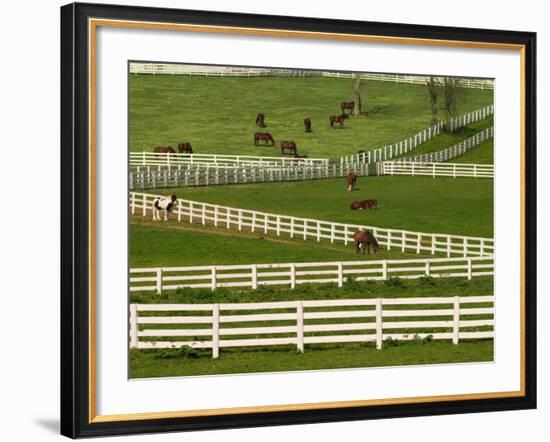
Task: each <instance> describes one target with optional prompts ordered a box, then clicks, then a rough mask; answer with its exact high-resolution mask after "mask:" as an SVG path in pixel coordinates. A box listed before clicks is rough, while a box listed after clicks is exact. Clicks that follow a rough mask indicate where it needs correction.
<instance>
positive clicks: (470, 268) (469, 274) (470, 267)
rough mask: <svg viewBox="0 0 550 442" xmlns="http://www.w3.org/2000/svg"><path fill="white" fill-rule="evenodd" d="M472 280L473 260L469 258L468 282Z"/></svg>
mask: <svg viewBox="0 0 550 442" xmlns="http://www.w3.org/2000/svg"><path fill="white" fill-rule="evenodd" d="M471 279H472V258H468V281H470V280H471Z"/></svg>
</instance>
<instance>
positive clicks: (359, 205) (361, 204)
mask: <svg viewBox="0 0 550 442" xmlns="http://www.w3.org/2000/svg"><path fill="white" fill-rule="evenodd" d="M349 208H350V209H351V210H364V209H372V208H374V209H378V201H377V200H363V201H354V202H353V203H351V205H350V207H349Z"/></svg>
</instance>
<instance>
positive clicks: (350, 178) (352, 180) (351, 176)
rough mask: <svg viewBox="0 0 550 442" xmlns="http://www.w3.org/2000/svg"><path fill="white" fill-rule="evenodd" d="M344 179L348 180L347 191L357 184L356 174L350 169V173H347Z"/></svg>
mask: <svg viewBox="0 0 550 442" xmlns="http://www.w3.org/2000/svg"><path fill="white" fill-rule="evenodd" d="M346 180H347V182H348V192H351V191H352V190H353V188H354V187H355V186H356V185H357V174H356V173H355V172H353V171H351V172H350V173H348V176H347V177H346Z"/></svg>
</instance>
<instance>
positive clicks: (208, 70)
mask: <svg viewBox="0 0 550 442" xmlns="http://www.w3.org/2000/svg"><path fill="white" fill-rule="evenodd" d="M130 73H131V74H152V75H197V76H205V77H260V76H286V77H291V76H292V77H310V76H323V77H336V78H355V77H356V76H357V75H359V76H360V77H361V78H363V79H365V80H373V81H387V82H392V83H408V84H422V85H424V84H426V79H427V78H428V77H426V76H420V75H400V74H382V73H379V74H376V73H360V74H356V73H351V72H324V71H310V70H300V69H275V68H253V67H238V66H206V65H185V64H173V63H136V62H132V63H130ZM436 78H437V79H441V77H436ZM460 85H461V86H462V87H465V88H474V89H493V80H484V79H476V78H463V79H461V83H460Z"/></svg>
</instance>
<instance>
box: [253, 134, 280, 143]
mask: <svg viewBox="0 0 550 442" xmlns="http://www.w3.org/2000/svg"><path fill="white" fill-rule="evenodd" d="M260 140H263V141H265V142H266V143H271V145H272V146H275V140H274V139H273V137H272V136H271V134H270V133H269V132H256V133H255V134H254V146H257V145H258V142H259V141H260Z"/></svg>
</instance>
